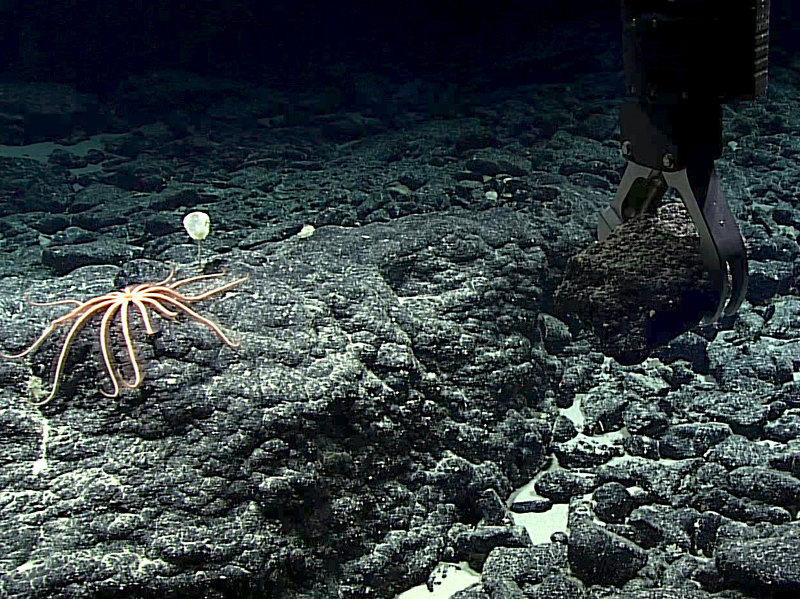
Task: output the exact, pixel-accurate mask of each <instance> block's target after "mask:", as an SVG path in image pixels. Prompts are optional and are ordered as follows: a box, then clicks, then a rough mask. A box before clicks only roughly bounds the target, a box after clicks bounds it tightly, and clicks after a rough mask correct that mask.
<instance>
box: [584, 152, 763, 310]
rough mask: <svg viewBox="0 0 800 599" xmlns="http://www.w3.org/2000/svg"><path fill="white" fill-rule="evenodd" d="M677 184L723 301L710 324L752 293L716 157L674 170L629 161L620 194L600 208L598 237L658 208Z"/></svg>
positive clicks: (603, 236) (738, 233)
mask: <svg viewBox="0 0 800 599" xmlns="http://www.w3.org/2000/svg"><path fill="white" fill-rule="evenodd" d="M670 187H672V188H674V189H675V190H676V191H677V192H678V195H679V196H680V198H681V200H682V201H683V204H684V206H686V210H687V211H688V212H689V215H690V216H691V218H692V222H693V223H694V226H695V229H697V233H698V235H699V236H700V255H701V258H702V260H703V266H704V267H705V269H706V271H707V272H708V275H709V277H710V279H711V283H712V284H713V285H714V287H715V288H716V289H717V291H718V296H719V302H718V304H717V308H716V310H715V311H714V313H713V314H709V315H706V316H705V317H704V318H703V323H704V324H710V323H713V322H715V321H717V320H718V319H719V317H720V316H721V315H722V314H723V313H724V314H726V315H730V314H734V313H735V312H736V311H737V310H738V309H739V307H740V306H741V305H742V302H743V301H744V298H745V295H746V294H747V283H748V274H747V251H746V249H745V246H744V240H743V239H742V234H741V232H740V231H739V226H738V225H737V223H736V219H735V218H734V216H733V213H732V212H731V209H730V206H728V202H727V200H726V199H725V195H724V194H723V192H722V187H721V186H720V183H719V177H718V176H717V172H716V169H715V168H714V163H713V161H712V162H711V163H710V164H709V163H708V162H705V163H696V164H690V165H689V166H688V167H687V168H684V169H681V170H678V171H674V172H669V171H661V170H658V169H654V168H650V167H647V166H642V165H640V164H637V163H635V162H632V161H629V162H628V166H627V168H626V169H625V173H624V175H623V177H622V181H621V182H620V186H619V189H618V190H617V194H616V195H615V196H614V200H613V202H612V203H611V205H610V206H608V207H606V208H605V209H603V210H602V211H601V212H600V220H599V222H598V226H597V238H598V240H600V241H603V240H604V239H605V238H606V237H608V235H609V233H611V231H612V230H613V229H615V228H616V227H618V226H619V225H620V224H622V223H623V222H624V221H626V220H628V219H630V218H632V217H633V216H636V215H639V214H642V213H644V212H649V211H654V210H655V209H656V207H657V206H658V203H659V202H660V201H661V198H662V196H663V195H664V193H665V192H666V191H667V189H669V188H670Z"/></svg>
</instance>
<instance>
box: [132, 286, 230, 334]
mask: <svg viewBox="0 0 800 599" xmlns="http://www.w3.org/2000/svg"><path fill="white" fill-rule="evenodd" d="M179 298H180V294H177V293H176V294H173V295H165V294H161V293H154V294H148V297H147V301H148V302H149V303H152V304H154V305H155V304H158V303H160V302H166V303H167V304H169V305H172V306H175V307H176V308H178V310H180V311H181V312H184V313H185V314H186V315H187V316H189V317H190V318H192V319H194V320H196V321H197V322H199V323H201V324H204V325H206V326H207V327H208V328H209V329H211V330H212V331H214V333H216V335H217V337H219V338H220V339H221V340H222V341H223V342H224V343H225V345H227V346H228V347H233V348H237V347H239V346H240V345H241V340H240V341H231V340H230V339H229V338H228V336H227V335H226V334H225V332H224V331H223V330H222V329H221V328H220V327H219V325H218V324H217V323H215V322H214V321H213V320H211V319H209V318H206V317H205V316H202V315H200V314H198V313H197V312H195V311H194V310H192V309H191V308H190V307H189V306H187V305H186V304H184V303H182V302H181V301H180V299H179ZM159 300H160V302H159Z"/></svg>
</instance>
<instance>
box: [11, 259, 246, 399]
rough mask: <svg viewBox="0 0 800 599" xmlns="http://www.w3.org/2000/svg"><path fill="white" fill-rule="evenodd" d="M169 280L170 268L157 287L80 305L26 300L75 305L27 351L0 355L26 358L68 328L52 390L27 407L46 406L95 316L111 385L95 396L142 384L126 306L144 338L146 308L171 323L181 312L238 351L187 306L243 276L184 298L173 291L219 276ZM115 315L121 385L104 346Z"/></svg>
mask: <svg viewBox="0 0 800 599" xmlns="http://www.w3.org/2000/svg"><path fill="white" fill-rule="evenodd" d="M174 275H175V268H174V267H172V269H171V270H170V273H169V276H168V277H167V278H165V279H164V280H162V281H158V282H157V283H139V284H137V285H129V286H128V287H125V288H124V289H122V290H120V291H112V292H110V293H106V294H104V295H99V296H97V297H93V298H91V299H89V300H86V301H84V302H81V301H78V300H74V299H63V300H55V301H52V302H33V301H30V300H29V301H30V303H31V304H33V305H34V306H62V305H75V306H76V307H75V308H73V309H72V310H71V311H70V312H68V313H67V314H64V315H63V316H59V317H58V318H56V319H55V320H53V321H51V322H50V324H49V325H47V327H46V328H45V329H44V331H42V333H41V335H39V337H38V338H37V339H36V341H34V342H33V344H32V345H31V346H30V347H28V348H27V349H25V350H23V351H21V352H20V353H18V354H10V355H9V354H4V353H2V352H0V356H3V357H4V358H11V359H14V358H22V357H24V356H27V355H28V354H31V353H33V352H35V351H36V350H37V349H39V347H41V345H42V343H44V342H45V341H46V340H47V338H48V337H49V336H50V335H51V334H52V333H53V332H54V331H55V330H56V329H58V328H59V327H60V326H62V325H64V324H66V323H69V322H72V326H71V327H70V329H69V332H68V333H67V336H66V337H65V338H64V342H63V345H62V346H61V351H60V352H59V354H58V360H57V361H56V369H55V373H54V375H53V388H52V389H51V390H50V393H48V394H47V396H46V397H45V398H44V399H42V400H40V401H34V402H31V403H32V404H33V405H35V406H43V405H45V404H46V403H48V402H50V401H51V400H52V399H53V398H54V397H55V395H56V392H57V391H58V388H59V384H60V382H61V375H62V373H63V371H64V364H65V362H66V358H67V355H68V354H69V350H70V347H71V346H72V342H73V341H74V340H75V338H76V337H77V335H78V333H80V331H81V329H82V328H83V327H84V325H85V324H86V323H87V322H88V321H89V320H91V319H92V318H94V317H95V316H98V315H99V314H101V313H102V315H103V317H102V319H101V321H100V354H101V356H102V358H103V363H104V364H105V367H106V372H107V373H108V377H109V378H110V379H111V386H112V391H111V392H107V391H103V389H100V390H99V391H100V393H102V394H103V395H105V396H106V397H117V396H118V395H119V393H120V384H121V385H122V386H124V387H127V388H129V389H136V388H138V387H139V386H140V385H141V384H142V381H143V380H144V377H143V376H142V371H141V368H140V367H139V363H138V361H137V357H136V351H135V349H134V347H133V340H132V338H131V331H130V322H129V318H128V317H129V312H130V307H131V304H132V305H133V306H135V307H136V308H137V309H138V310H139V314H141V317H142V322H143V323H144V328H145V331H146V332H147V334H148V335H152V334H154V333H155V329H154V328H153V325H152V323H151V321H150V315H149V314H148V308H152V309H154V310H155V311H156V312H158V313H159V314H161V316H163V317H165V318H174V317H176V316H178V314H179V313H181V312H182V313H183V314H186V315H187V316H189V318H191V319H193V320H196V321H197V322H199V323H201V324H204V325H205V326H207V327H208V328H210V329H211V330H212V331H214V333H215V334H216V335H217V337H219V338H220V339H221V340H222V341H223V343H225V345H227V346H228V347H232V348H236V347H239V344H240V343H241V340H237V341H232V340H231V339H229V338H228V336H227V335H226V334H225V332H224V331H223V330H222V329H221V328H220V327H219V325H217V324H216V323H215V322H213V321H212V320H210V319H208V318H206V317H205V316H202V315H200V314H198V313H197V312H195V311H194V310H192V309H191V308H190V307H189V306H188V304H190V303H193V302H199V301H201V300H204V299H207V298H209V297H212V296H214V295H217V294H219V293H223V292H225V291H228V290H229V289H232V288H233V287H236V286H237V285H241V284H242V283H244V282H245V281H246V280H247V279H248V278H249V275H248V276H244V277H241V278H239V279H236V280H234V281H231V282H229V283H225V284H224V285H220V286H219V287H214V288H213V289H209V290H207V291H204V292H202V293H200V294H198V295H184V294H182V293H180V292H179V291H177V290H178V288H179V287H183V286H184V285H189V284H190V283H195V282H197V281H205V280H208V279H218V278H220V277H222V276H224V275H225V273H217V274H211V275H198V276H194V277H189V278H187V279H180V280H178V281H173V282H170V281H172V278H173V276H174ZM117 313H119V322H120V325H121V328H122V337H123V338H124V340H125V348H126V350H127V352H128V359H129V360H130V364H131V368H132V370H133V380H132V381H126V380H125V378H124V377H123V376H122V374H121V373H120V371H119V369H118V368H115V366H114V364H113V360H112V353H111V350H110V346H109V330H110V328H111V323H112V321H113V320H114V317H115V316H116V315H117Z"/></svg>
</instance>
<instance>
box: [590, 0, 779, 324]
mask: <svg viewBox="0 0 800 599" xmlns="http://www.w3.org/2000/svg"><path fill="white" fill-rule="evenodd" d="M769 3H770V0H622V22H623V34H622V35H623V62H624V66H625V86H626V97H625V101H624V103H623V105H622V109H621V114H620V132H621V137H622V154H623V156H624V157H625V158H626V159H627V161H628V165H627V168H626V169H625V173H624V175H623V177H622V180H621V181H620V185H619V189H618V190H617V193H616V195H615V196H614V200H613V202H612V203H611V205H610V206H608V207H607V208H605V209H603V210H602V211H601V212H600V218H599V224H598V227H597V237H598V239H599V240H600V241H603V240H604V239H605V238H606V237H607V236H608V235H609V233H610V232H611V231H612V230H613V229H614V228H616V227H617V226H619V225H620V224H622V223H623V222H624V221H626V220H628V219H629V218H632V217H634V216H637V215H639V214H642V213H644V212H651V211H655V210H656V208H657V207H658V204H659V202H660V201H661V198H662V196H663V195H664V193H665V192H666V191H667V189H669V188H670V187H672V188H674V189H675V190H676V191H677V193H678V194H679V195H680V197H681V200H682V201H683V203H684V205H685V206H686V209H687V210H688V212H689V215H690V216H691V218H692V221H693V223H694V226H695V228H696V229H697V232H698V234H699V236H700V253H701V255H702V260H703V265H704V266H705V268H706V270H707V271H708V274H709V277H710V280H711V282H712V284H713V285H714V286H715V287H716V288H717V289H718V290H719V302H718V306H717V309H716V311H715V313H714V314H708V315H707V316H706V317H705V318H704V322H705V323H711V322H714V321H716V320H717V319H718V318H719V317H720V315H721V314H723V312H724V313H725V314H726V315H728V314H734V313H735V312H736V311H737V310H738V309H739V306H740V305H741V304H742V301H744V298H745V294H746V292H747V280H748V275H747V253H746V250H745V245H744V241H743V240H742V235H741V232H740V231H739V227H738V225H737V223H736V221H735V219H734V217H733V214H732V213H731V209H730V207H729V206H728V202H727V201H726V200H725V196H724V195H723V193H722V188H721V187H720V182H719V177H718V176H717V173H716V171H715V169H714V162H715V160H716V159H717V158H719V157H720V156H721V155H722V104H723V103H725V102H728V101H731V100H736V99H752V98H756V97H757V96H759V95H761V94H763V93H764V92H765V91H766V89H767V69H768V61H769V54H768V52H769V8H770V6H769Z"/></svg>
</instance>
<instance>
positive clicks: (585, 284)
mask: <svg viewBox="0 0 800 599" xmlns="http://www.w3.org/2000/svg"><path fill="white" fill-rule="evenodd" d="M716 300H717V297H716V295H715V294H714V292H713V290H712V289H711V287H710V285H709V284H708V282H707V278H706V277H705V276H704V272H703V265H702V262H701V259H700V250H699V243H698V238H697V236H694V237H692V236H683V237H679V236H677V235H674V234H673V233H671V232H669V231H667V230H665V229H664V226H663V224H662V223H661V222H660V221H659V220H658V219H657V218H655V217H647V216H643V217H640V218H636V219H631V220H629V221H626V222H625V223H623V224H622V225H620V226H619V227H617V228H616V229H615V230H614V231H613V232H612V233H611V235H609V237H608V238H607V239H606V240H605V241H603V242H602V243H601V242H597V243H594V244H592V245H590V246H589V247H588V248H586V249H585V250H583V251H581V252H579V253H578V254H576V255H575V256H573V257H572V258H570V260H569V262H568V263H567V269H566V272H565V274H564V280H563V281H562V283H561V285H559V287H558V289H557V290H556V311H557V313H558V314H560V315H562V316H566V317H568V318H569V317H570V316H571V315H574V316H576V317H577V318H578V319H579V320H580V321H581V322H582V323H583V324H584V325H585V326H586V327H587V328H589V329H590V330H592V331H593V332H594V333H595V335H596V336H597V338H598V340H599V342H600V346H601V347H602V348H603V351H604V352H605V353H607V354H608V355H610V356H613V357H615V358H616V359H617V360H619V361H620V362H621V363H623V364H634V363H638V362H642V361H643V360H645V359H646V358H647V357H648V356H650V354H651V353H652V351H653V350H654V349H655V348H657V347H660V346H662V345H665V344H666V343H667V342H669V341H671V340H672V339H674V338H675V337H677V336H678V335H680V334H681V333H684V332H686V331H688V330H689V329H691V328H692V327H694V326H696V325H697V324H698V323H699V322H700V319H701V318H702V316H703V314H704V312H709V311H711V312H713V309H714V308H715V307H716Z"/></svg>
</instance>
